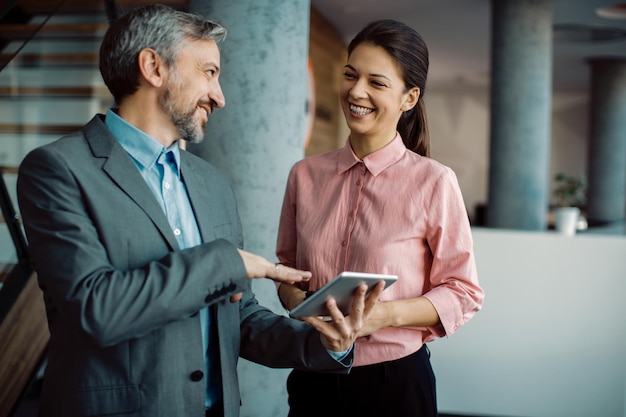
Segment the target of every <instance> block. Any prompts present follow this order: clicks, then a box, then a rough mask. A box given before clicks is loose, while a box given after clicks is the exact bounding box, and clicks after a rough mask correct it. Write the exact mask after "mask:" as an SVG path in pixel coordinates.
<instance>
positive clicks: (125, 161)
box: [84, 116, 179, 250]
mask: <svg viewBox="0 0 626 417" xmlns="http://www.w3.org/2000/svg"><path fill="white" fill-rule="evenodd" d="M84 130H85V137H86V139H87V142H88V143H89V146H90V147H91V150H92V152H93V154H94V156H95V157H100V158H107V161H106V162H105V163H104V164H103V166H102V169H103V170H104V171H105V172H106V173H107V174H108V175H109V177H111V179H112V180H113V181H114V182H115V183H116V184H117V185H118V186H119V187H120V188H121V189H122V190H123V191H124V192H125V193H126V194H127V195H128V196H129V197H130V198H131V199H133V201H135V203H137V205H138V206H140V207H141V208H142V209H143V210H144V211H145V213H146V214H147V215H148V216H149V217H150V218H151V219H152V222H153V223H154V225H155V226H156V227H157V228H158V229H159V231H160V232H161V234H162V235H163V237H164V238H165V239H166V240H167V242H168V243H169V245H170V246H171V247H172V249H173V250H177V249H179V247H178V243H177V242H176V238H175V237H174V233H173V232H172V230H171V228H170V225H169V223H168V221H167V218H166V217H165V214H164V213H163V210H161V207H160V206H159V204H158V203H157V201H156V199H155V198H154V195H153V194H152V192H151V191H150V189H149V188H148V186H147V185H146V182H145V180H144V179H143V177H142V176H141V174H140V173H139V170H138V169H137V167H136V166H135V164H134V163H133V161H132V160H131V158H130V157H129V156H128V154H127V153H126V151H125V150H124V148H122V146H121V145H120V144H119V143H118V142H117V140H116V139H115V138H114V137H113V136H112V135H111V134H110V133H109V131H108V129H107V128H106V125H105V124H104V123H103V117H102V116H96V117H94V118H93V119H92V120H91V121H90V122H89V123H88V124H87V125H86V126H85V128H84Z"/></svg>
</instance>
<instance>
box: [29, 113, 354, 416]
mask: <svg viewBox="0 0 626 417" xmlns="http://www.w3.org/2000/svg"><path fill="white" fill-rule="evenodd" d="M181 175H182V178H183V180H184V182H185V184H186V187H187V190H188V194H189V198H190V200H191V204H192V207H193V210H194V212H195V215H196V219H197V222H198V226H199V228H200V232H201V235H202V239H203V242H205V243H203V244H202V245H199V246H196V247H193V248H189V249H185V250H180V248H179V247H178V245H177V243H176V239H175V238H174V235H173V232H172V230H171V228H170V226H169V224H168V221H167V219H166V216H165V214H164V213H163V212H162V210H161V208H160V206H159V204H158V203H157V201H156V199H155V198H154V195H153V194H152V193H151V191H150V189H149V188H148V186H147V185H146V183H145V181H144V179H143V177H142V176H141V174H140V173H139V171H138V169H137V167H136V166H135V165H134V163H133V161H132V160H131V158H130V157H129V155H128V154H127V153H126V152H125V151H124V149H123V148H122V147H121V145H119V143H118V142H117V141H116V140H115V138H113V137H112V136H111V134H110V133H109V131H108V129H107V128H106V125H105V124H104V116H102V115H97V116H95V117H94V118H93V119H92V120H91V121H90V122H89V123H88V124H87V125H86V126H85V127H84V129H83V130H82V131H80V132H77V133H75V134H72V135H69V136H66V137H64V138H61V139H59V140H58V141H56V142H53V143H51V144H49V145H46V146H43V147H40V148H37V149H35V150H33V151H32V152H31V153H30V154H29V155H28V156H27V157H26V158H25V159H24V161H23V162H22V164H21V166H20V171H19V176H18V198H19V206H20V210H21V214H22V217H23V221H24V225H25V231H26V234H27V238H28V242H29V248H30V253H31V256H32V260H33V262H34V265H35V268H36V271H37V274H38V277H39V283H40V286H41V288H42V290H43V292H44V299H45V303H46V308H47V315H48V322H49V327H50V332H51V340H50V346H49V352H48V364H47V367H46V372H45V376H44V383H43V388H42V396H41V401H40V415H42V416H92V415H108V416H122V415H123V416H144V417H156V416H163V417H201V416H203V415H204V393H205V381H206V376H204V375H203V374H202V372H203V369H204V366H203V356H204V354H203V350H202V340H201V331H200V319H199V315H198V311H199V310H200V309H202V308H204V307H206V306H207V305H211V314H212V317H213V320H216V321H217V332H218V339H219V354H220V367H221V375H222V391H223V400H224V409H225V416H228V417H234V416H238V414H239V407H240V395H239V386H238V381H237V368H236V367H237V360H238V357H239V355H241V356H242V357H244V358H246V359H249V360H252V361H255V362H258V363H261V364H264V365H267V366H271V367H286V368H291V367H295V368H312V369H317V370H328V371H340V372H342V371H347V370H345V369H343V368H342V367H341V365H339V364H338V363H337V362H336V361H334V360H333V359H332V358H331V357H330V356H329V355H328V354H327V352H326V351H325V349H324V347H323V346H322V345H321V342H320V339H319V334H318V333H317V332H315V331H313V329H312V328H310V327H309V326H308V325H306V324H304V323H301V322H298V321H295V320H291V319H288V318H286V317H284V316H279V315H275V314H273V313H272V312H270V311H269V310H267V309H265V308H263V307H261V306H260V305H258V303H257V301H256V299H255V298H254V295H253V294H252V293H251V291H250V287H249V280H248V279H247V278H246V271H245V269H244V266H243V262H242V260H241V257H240V256H239V254H238V252H237V250H236V248H237V247H242V246H243V233H242V227H241V222H240V219H239V214H238V211H237V203H236V196H235V193H234V191H233V188H232V185H231V182H230V181H229V179H228V178H227V176H226V175H224V174H223V173H222V172H220V171H219V170H218V169H216V168H215V167H214V166H212V165H210V164H209V163H207V162H206V161H204V160H202V159H201V158H198V157H197V156H195V155H193V154H190V153H189V152H184V151H182V152H181ZM238 292H243V293H244V296H243V299H242V300H241V302H240V303H231V302H230V300H229V296H230V295H232V294H235V293H238Z"/></svg>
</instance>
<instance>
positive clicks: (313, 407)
mask: <svg viewBox="0 0 626 417" xmlns="http://www.w3.org/2000/svg"><path fill="white" fill-rule="evenodd" d="M427 71H428V50H427V47H426V44H425V43H424V41H423V40H422V38H421V37H420V35H419V34H418V33H417V32H415V31H414V30H413V29H411V28H410V27H408V26H406V25H405V24H403V23H400V22H397V21H393V20H381V21H376V22H372V23H370V24H369V25H367V26H366V27H365V28H364V29H363V30H362V31H361V32H360V33H359V34H357V36H356V37H355V38H354V39H353V40H352V42H351V43H350V45H349V47H348V62H347V64H346V65H345V73H344V76H343V80H342V82H341V87H340V99H341V107H342V109H343V113H344V116H345V119H346V122H347V124H348V127H349V129H350V136H349V138H348V143H347V144H346V146H345V147H344V148H343V149H339V150H336V151H332V152H328V153H326V154H322V155H317V156H312V157H309V158H306V159H304V160H302V161H300V162H298V163H297V164H296V165H295V166H294V167H293V169H292V171H291V173H290V175H289V180H288V184H287V190H286V193H285V199H284V203H283V209H282V214H281V220H280V227H279V234H278V245H277V255H278V258H279V260H280V262H281V263H283V264H285V265H288V266H292V267H296V268H299V269H305V270H310V271H313V278H311V280H310V281H309V282H308V283H307V284H308V288H304V287H302V288H300V287H297V286H295V285H287V284H282V285H280V287H279V289H278V292H279V296H280V299H281V301H282V302H283V304H284V305H285V307H286V308H287V309H292V308H293V307H295V306H296V305H298V304H299V303H300V302H301V301H302V300H303V299H304V297H305V290H315V289H317V288H319V287H321V286H322V285H324V284H325V283H326V282H327V280H329V279H331V278H332V277H334V276H335V275H337V274H338V273H339V272H341V271H360V272H373V273H384V274H395V275H398V277H399V279H398V282H396V283H395V284H394V285H392V286H391V287H389V288H388V289H387V290H385V291H384V292H383V293H382V295H381V297H380V300H381V302H379V303H378V304H377V305H376V306H375V308H374V310H373V311H372V312H371V313H370V316H369V319H368V321H367V324H366V325H365V327H364V328H363V329H362V330H361V332H360V335H361V337H360V338H359V339H358V340H357V342H356V346H355V349H356V350H355V360H354V368H353V369H352V371H351V373H350V374H348V375H334V374H325V373H313V372H302V371H293V372H292V373H291V374H290V376H289V379H288V382H287V388H288V392H289V404H290V414H289V415H290V417H302V416H318V415H324V416H332V415H337V416H344V417H345V416H351V415H354V416H364V415H365V416H369V415H379V416H394V417H399V416H434V415H436V413H437V408H436V397H435V378H434V375H433V372H432V368H431V366H430V360H429V352H428V349H427V348H426V345H425V343H426V342H429V341H431V340H433V339H435V338H437V337H442V336H450V335H451V334H453V333H454V332H455V331H456V330H457V329H458V328H459V327H460V326H462V325H463V324H465V323H466V322H467V321H468V320H469V319H470V318H471V317H472V316H473V315H474V314H475V313H476V311H478V310H479V309H480V307H481V306H482V302H483V297H484V293H483V290H482V289H481V288H480V286H479V284H478V279H477V274H476V266H475V261H474V255H473V251H472V235H471V230H470V225H469V221H468V218H467V213H466V210H465V206H464V203H463V198H462V196H461V192H460V189H459V185H458V182H457V180H456V176H455V174H454V173H453V172H452V170H451V169H449V168H448V167H445V166H443V165H441V164H440V163H438V162H435V161H434V160H432V159H430V158H428V154H429V138H428V133H427V128H426V117H425V113H424V106H423V96H424V88H425V84H426V75H427Z"/></svg>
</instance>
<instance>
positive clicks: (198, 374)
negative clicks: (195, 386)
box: [189, 371, 204, 382]
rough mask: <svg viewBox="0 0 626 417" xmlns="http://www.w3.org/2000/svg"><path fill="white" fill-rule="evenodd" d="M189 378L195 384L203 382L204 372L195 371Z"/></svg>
mask: <svg viewBox="0 0 626 417" xmlns="http://www.w3.org/2000/svg"><path fill="white" fill-rule="evenodd" d="M189 378H191V380H192V381H193V382H198V381H202V378H204V372H202V371H193V372H192V373H191V375H189Z"/></svg>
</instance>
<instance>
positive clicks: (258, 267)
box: [230, 249, 311, 303]
mask: <svg viewBox="0 0 626 417" xmlns="http://www.w3.org/2000/svg"><path fill="white" fill-rule="evenodd" d="M237 250H238V251H239V255H241V259H242V260H243V265H244V267H245V268H246V273H247V274H248V278H249V279H253V278H269V279H271V280H274V281H276V282H284V283H286V284H294V283H296V282H301V281H308V280H309V279H311V272H309V271H300V270H298V269H294V268H290V267H288V266H285V265H278V264H274V263H272V262H270V261H268V260H267V259H265V258H264V257H262V256H259V255H255V254H254V253H250V252H246V251H244V250H241V249H237ZM241 296H242V294H241V293H237V294H235V295H232V296H231V297H230V301H231V302H233V303H236V302H238V301H239V300H241Z"/></svg>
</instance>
